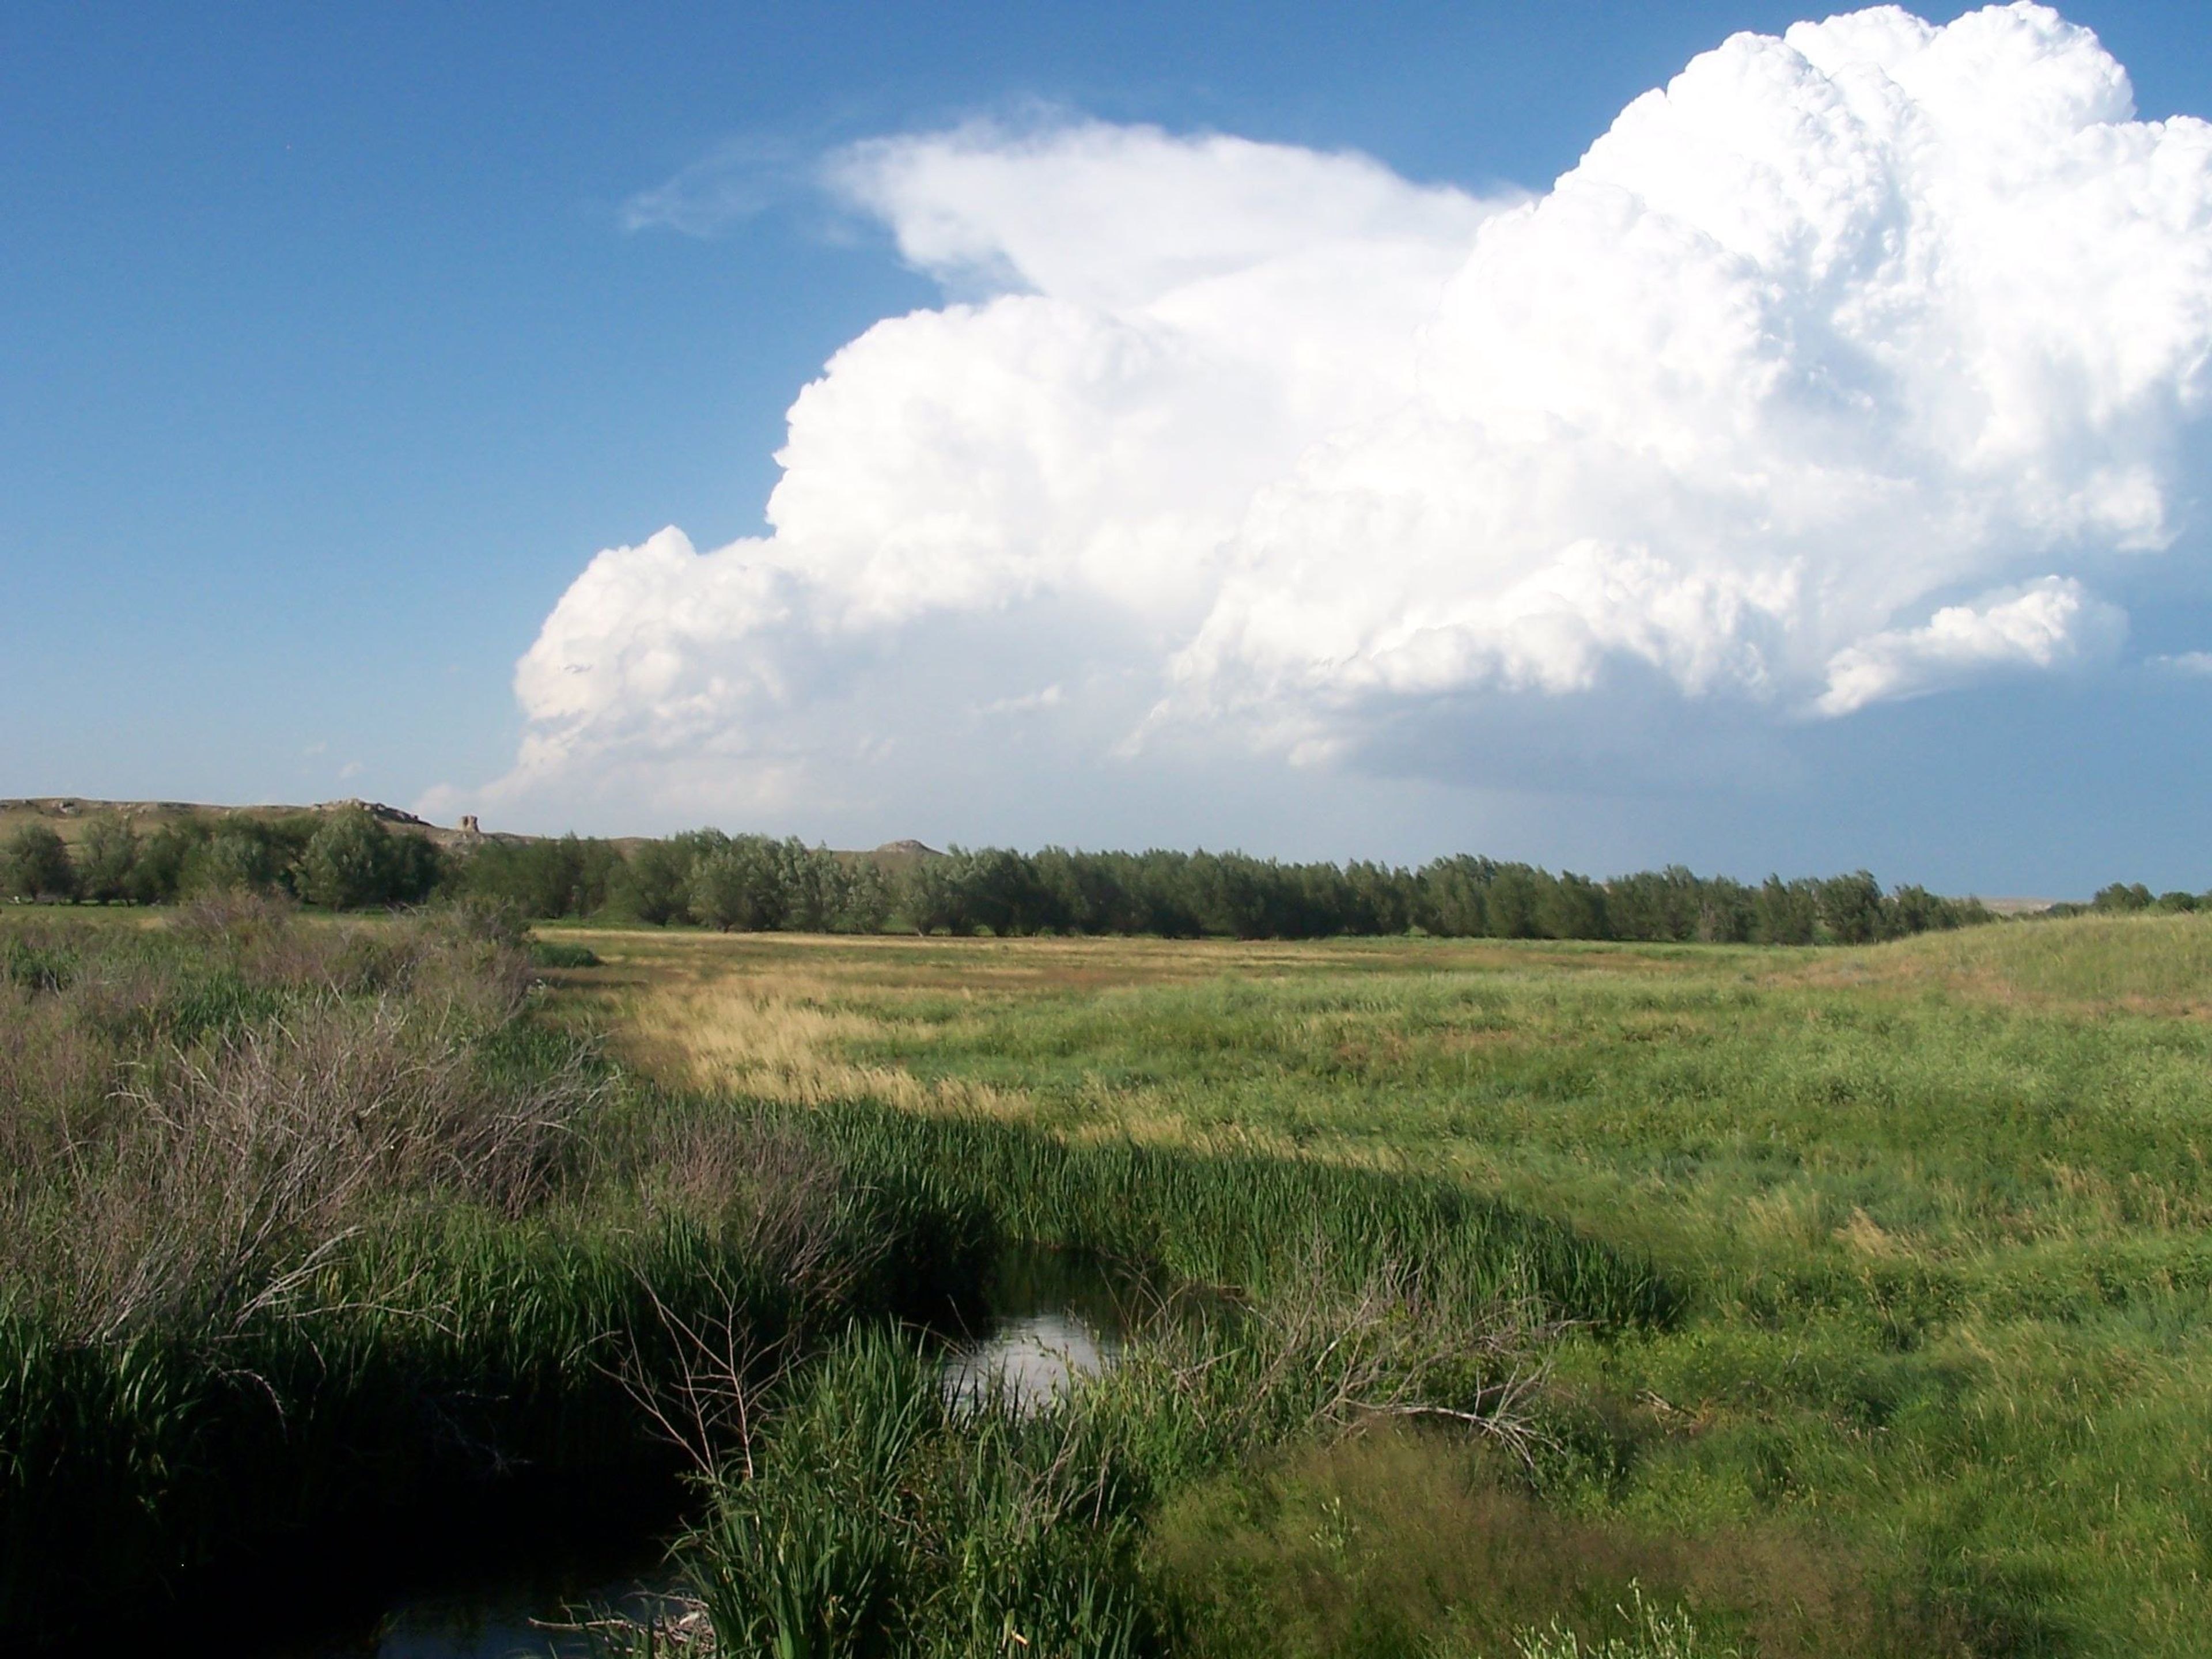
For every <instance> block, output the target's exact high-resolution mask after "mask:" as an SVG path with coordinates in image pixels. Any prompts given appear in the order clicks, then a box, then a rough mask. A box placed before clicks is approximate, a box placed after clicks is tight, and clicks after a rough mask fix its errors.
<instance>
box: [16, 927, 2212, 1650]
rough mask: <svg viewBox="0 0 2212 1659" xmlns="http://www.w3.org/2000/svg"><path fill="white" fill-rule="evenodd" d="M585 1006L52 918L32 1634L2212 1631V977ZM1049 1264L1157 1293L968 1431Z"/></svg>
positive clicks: (2105, 969) (1963, 935) (1675, 981)
mask: <svg viewBox="0 0 2212 1659" xmlns="http://www.w3.org/2000/svg"><path fill="white" fill-rule="evenodd" d="M535 955H536V959H537V963H538V965H537V966H535V967H533V966H532V951H530V950H529V949H528V948H526V941H525V940H524V939H523V938H522V937H521V935H520V933H519V932H517V931H516V929H515V928H514V927H513V924H511V923H509V922H507V921H502V920H501V918H500V917H499V916H498V915H494V914H490V913H486V912H483V911H474V910H471V909H468V908H465V907H463V908H448V909H445V910H433V911H429V912H425V913H423V914H422V915H417V916H415V917H412V918H405V919H400V920H397V921H392V920H380V921H343V920H338V919H334V918H325V917H317V916H314V915H303V914H301V913H299V912H296V911H293V910H289V909H287V908H283V907H281V906H272V905H270V904H266V903H258V902H244V903H241V902H229V903H228V904H225V905H222V906H216V907H208V908H201V909H197V910H193V911H187V912H172V913H163V914H161V915H143V914H141V913H133V912H125V911H117V910H107V911H100V912H93V913H81V912H80V913H70V912H59V911H53V910H43V911H40V912H37V913H29V914H23V915H14V916H9V917H8V918H6V919H5V921H4V923H0V1107H3V1108H4V1110H5V1114H6V1116H5V1123H4V1133H5V1134H6V1136H7V1141H6V1147H5V1151H6V1158H5V1174H4V1176H0V1180H4V1182H5V1185H4V1187H0V1202H4V1204H5V1206H6V1211H5V1222H6V1231H5V1235H4V1237H5V1239H6V1246H5V1251H4V1256H3V1257H0V1340H4V1342H5V1343H6V1344H7V1345H8V1348H7V1360H8V1363H7V1366H6V1368H5V1370H4V1373H0V1390H4V1391H5V1394H4V1398H0V1437H4V1441H3V1442H0V1528H4V1532H0V1538H4V1541H5V1544H6V1548H5V1551H4V1553H0V1563H4V1565H0V1595H4V1596H5V1598H6V1599H5V1601H4V1602H0V1623H4V1626H5V1628H6V1629H7V1630H8V1631H9V1633H10V1636H11V1639H15V1640H17V1641H18V1643H19V1644H20V1643H21V1640H23V1639H27V1638H33V1637H36V1638H41V1639H46V1640H54V1641H59V1642H63V1643H67V1642H70V1641H71V1640H73V1639H77V1638H75V1637H73V1635H72V1632H82V1629H83V1627H84V1626H85V1624H86V1622H87V1620H88V1619H89V1618H91V1617H92V1616H93V1615H94V1609H98V1610H99V1616H100V1618H102V1619H103V1620H105V1619H106V1618H107V1617H108V1616H109V1615H108V1614H107V1613H106V1608H107V1607H108V1606H109V1605H111V1603H112V1595H113V1592H114V1591H115V1590H116V1589H117V1587H119V1586H120V1587H128V1589H129V1593H130V1594H131V1595H133V1596H136V1597H140V1598H143V1601H144V1603H145V1604H146V1605H149V1606H161V1605H167V1606H171V1607H175V1606H182V1605H186V1604H188V1603H189V1601H190V1598H191V1597H193V1596H195V1595H206V1594H208V1593H209V1587H210V1586H214V1585H220V1584H221V1583H224V1582H226V1581H227V1577H228V1580H229V1581H234V1580H235V1577H236V1576H237V1575H239V1574H240V1573H241V1572H244V1573H247V1574H252V1575H255V1576H256V1577H257V1578H265V1577H267V1576H268V1575H270V1573H272V1572H274V1571H277V1570H278V1569H279V1568H280V1567H281V1568H282V1570H283V1571H285V1572H286V1573H288V1574H292V1575H294V1576H295V1577H296V1578H297V1581H298V1585H299V1589H300V1592H301V1594H300V1595H299V1597H298V1598H296V1601H295V1605H294V1606H293V1607H291V1608H290V1609H289V1611H288V1613H287V1614H286V1616H290V1617H297V1616H298V1603H300V1602H307V1603H312V1602H313V1601H314V1598H315V1597H317V1596H328V1595H335V1594H337V1593H339V1592H340V1590H341V1589H349V1591H350V1593H353V1594H356V1595H358V1594H361V1593H362V1578H363V1575H369V1576H370V1577H373V1576H374V1572H375V1571H378V1567H377V1564H376V1557H377V1551H376V1549H375V1548H374V1547H373V1545H374V1541H376V1540H379V1539H385V1538H388V1537H389V1536H390V1535H391V1534H392V1532H393V1531H394V1528H392V1525H391V1522H392V1521H393V1520H394V1519H395V1518H399V1519H406V1518H409V1517H413V1518H414V1519H413V1520H410V1523H409V1526H408V1528H403V1529H401V1530H403V1531H405V1532H410V1533H412V1532H416V1531H420V1530H422V1528H420V1527H418V1526H417V1524H416V1522H419V1521H420V1519H421V1518H422V1517H424V1516H440V1515H445V1516H466V1517H471V1520H470V1522H469V1523H468V1524H460V1525H456V1526H455V1527H453V1528H450V1529H447V1530H445V1531H443V1532H438V1529H436V1528H430V1529H428V1530H429V1532H432V1533H437V1537H436V1539H435V1547H437V1548H439V1549H441V1550H444V1551H445V1552H447V1553H448V1554H449V1555H450V1554H451V1553H452V1552H453V1549H454V1548H455V1547H457V1546H456V1540H457V1539H459V1538H463V1537H474V1538H477V1539H478V1540H481V1539H483V1538H485V1537H487V1536H491V1537H497V1536H502V1535H505V1536H508V1537H510V1538H511V1540H512V1541H513V1542H514V1543H515V1544H516V1546H517V1547H520V1548H522V1549H529V1548H533V1547H543V1545H544V1530H543V1522H544V1517H546V1516H554V1517H559V1516H574V1515H577V1514H581V1513H585V1512H601V1513H604V1512H605V1511H607V1510H609V1509H610V1508H623V1509H624V1512H625V1513H626V1514H627V1516H629V1520H628V1521H627V1522H625V1524H628V1525H629V1526H631V1527H632V1528H634V1529H635V1533H636V1535H639V1536H644V1535H647V1534H652V1533H653V1532H654V1531H655V1530H658V1531H659V1532H660V1533H661V1534H662V1535H665V1536H667V1537H669V1538H671V1539H672V1540H673V1545H672V1548H673V1554H672V1556H671V1562H672V1567H673V1570H674V1571H676V1572H677V1573H678V1575H679V1576H680V1577H681V1578H682V1579H683V1581H684V1583H687V1584H688V1585H689V1587H690V1595H691V1601H690V1603H689V1604H688V1611H687V1612H686V1613H685V1614H684V1616H683V1617H682V1618H680V1619H670V1620H664V1621H661V1626H660V1627H659V1628H653V1627H650V1626H647V1625H643V1624H639V1623H636V1622H635V1621H633V1622H629V1623H624V1622H623V1621H621V1620H612V1621H606V1622H604V1623H602V1624H600V1625H599V1626H598V1627H597V1628H596V1629H595V1630H594V1632H592V1639H593V1640H595V1641H597V1642H599V1643H600V1644H604V1645H606V1646H609V1647H611V1648H616V1649H623V1648H627V1649H630V1650H645V1649H646V1648H647V1646H651V1647H652V1648H653V1650H667V1649H668V1648H669V1647H670V1645H671V1644H673V1645H674V1646H676V1647H678V1648H686V1647H688V1648H690V1649H691V1650H710V1649H711V1650H718V1651H720V1652H726V1653H746V1652H777V1653H811V1654H829V1653H868V1652H886V1653H889V1652H901V1653H904V1652H920V1653H943V1654H956V1653H957V1654H970V1653H976V1652H997V1651H1022V1650H1026V1651H1030V1652H1035V1653H1067V1654H1115V1653H1132V1654H1136V1653H1154V1652H1176V1653H1188V1654H1197V1655H1219V1656H1224V1659H1226V1656H1232V1655H1244V1654H1253V1655H1257V1654H1261V1653H1267V1654H1271V1655H1272V1654H1294V1655H1298V1654H1304V1655H1323V1654H1342V1655H1347V1656H1349V1655H1354V1654H1358V1655H1367V1654H1391V1653H1397V1654H1406V1655H1421V1656H1431V1659H1443V1656H1474V1655H1484V1656H1489V1659H1522V1656H1527V1659H1553V1656H1565V1655H1568V1654H1592V1653H1597V1654H1604V1655H1606V1656H1607V1659H1622V1656H1633V1659H1658V1656H1666V1659H1680V1656H1718V1655H1722V1654H1726V1653H1735V1654H1737V1655H1739V1656H1744V1659H1750V1656H1784V1655H1816V1654H1837V1655H1842V1654H1854V1655H1857V1654H1885V1653H1890V1654H1899V1655H1904V1654H1911V1655H1927V1654H1944V1653H1954V1654H1960V1655H1970V1654H1972V1655H1997V1654H2084V1655H2088V1654H2107V1653H2109V1654H2114V1655H2118V1654H2129V1655H2141V1654H2173V1655H2181V1654H2186V1653H2191V1652H2194V1651H2197V1650H2198V1636H2197V1632H2199V1631H2200V1630H2201V1629H2202V1628H2203V1627H2205V1626H2207V1625H2208V1624H2212V1607H2207V1606H2206V1605H2205V1603H2206V1599H2207V1598H2206V1595H2205V1592H2204V1590H2203V1582H2204V1579H2203V1569H2204V1567H2205V1565H2206V1563H2205V1562H2204V1560H2203V1550H2204V1545H2203V1538H2204V1537H2205V1535H2206V1534H2205V1530H2204V1527H2205V1522H2206V1520H2207V1517H2206V1516H2204V1515H2203V1512H2202V1511H2203V1506H2204V1504H2205V1503H2206V1502H2207V1501H2208V1500H2207V1499H2206V1498H2205V1495H2204V1494H2205V1492H2206V1491H2207V1488H2206V1486H2205V1483H2204V1480H2203V1456H2204V1448H2205V1447H2206V1445H2207V1444H2208V1443H2212V1440H2208V1436H2207V1430H2208V1428H2212V1420H2208V1419H2212V1355H2208V1353H2207V1352H2206V1350H2205V1344H2206V1341H2207V1340H2208V1339H2207V1338H2206V1337H2205V1335H2204V1331H2205V1329H2206V1322H2205V1320H2204V1314H2205V1312H2206V1307H2205V1303H2206V1299H2207V1297H2208V1294H2212V1290H2208V1287H2212V1250H2208V1249H2207V1248H2206V1247H2205V1245H2204V1244H2203V1237H2204V1226H2205V1223H2206V1221H2207V1219H2208V1209H2212V1192H2208V1190H2207V1186H2206V1179H2207V1178H2206V1176H2205V1173H2204V1160H2203V1139H2204V1127H2205V1126H2204V1120H2205V1115H2206V1112H2207V1110H2208V1100H2212V1096H2208V1092H2207V1090H2206V1086H2205V1085H2206V1082H2207V1080H2208V1070H2207V1062H2208V1060H2212V1036H2207V1032H2208V1030H2212V1027H2209V1026H2208V1025H2207V1024H2206V1023H2205V1019H2204V1016H2205V1014H2206V1012H2208V1010H2212V922H2208V921H2200V920H2198V919H2197V918H2196V917H2193V916H2190V915H2133V916H2127V917H2085V918H2081V919H2078V920H2073V921H2058V922H2039V923H2033V924H2007V925H2003V926H1997V927H1981V928H1975V929H1972V930H1966V931H1960V932H1948V933H1930V934H1927V935H1924V936H1923V937H1919V938H1917V939H1905V940H1901V941H1898V942H1895V943H1891V944H1886V945H1875V946H1871V947H1865V948H1857V949H1840V950H1828V951H1803V950H1792V949H1784V948H1760V947H1753V946H1735V947H1731V946H1718V945H1617V944H1616V945H1605V944H1583V943H1574V942H1553V943H1545V942H1541V941H1531V942H1513V941H1491V940H1485V939H1476V940H1449V939H1397V940H1368V939H1339V940H1333V941H1315V942H1308V943H1268V942H1264V941H1241V942H1240V941H1236V940H1220V939H1217V940H1190V941H1185V940H1164V939H1066V938H1059V939H996V940H993V939H945V938H939V939H919V938H913V937H908V938H906V939H887V938H870V937H856V938H842V939H838V938H802V937H793V936H777V935H765V934H747V933H730V934H721V933H690V932H682V931H671V930H665V929H659V928H629V929H621V928H595V929H594V928H580V927H559V928H554V929H550V930H543V929H542V930H541V934H540V939H539V941H538V946H537V949H536V952H535ZM548 963H560V964H564V965H560V966H547V965H546V964H548ZM1013 1245H1019V1246H1021V1247H1023V1249H1024V1250H1026V1251H1028V1252H1030V1254H1031V1255H1032V1256H1034V1255H1035V1253H1036V1252H1039V1251H1044V1252H1052V1251H1070V1252H1078V1253H1079V1254H1080V1257H1081V1259H1082V1260H1085V1261H1093V1262H1098V1263H1103V1264H1108V1265H1109V1266H1110V1267H1111V1270H1112V1273H1113V1274H1114V1275H1115V1282H1116V1283H1118V1284H1121V1285H1127V1286H1129V1287H1132V1297H1131V1301H1130V1306H1129V1310H1128V1315H1127V1320H1126V1328H1125V1331H1124V1336H1123V1341H1122V1345H1121V1357H1120V1359H1119V1363H1118V1364H1115V1365H1113V1366H1111V1367H1110V1368H1105V1369H1103V1370H1100V1371H1099V1372H1098V1373H1097V1375H1095V1376H1091V1377H1089V1378H1087V1379H1085V1380H1083V1381H1081V1382H1079V1383H1077V1384H1075V1385H1074V1386H1072V1387H1070V1388H1068V1389H1065V1390H1061V1391H1055V1392H1054V1393H1053V1394H1052V1395H1051V1396H1050V1397H1049V1398H1048V1399H1046V1400H1043V1401H1040V1400H1038V1399H1036V1398H1035V1397H1029V1398H1021V1397H1018V1395H1017V1393H1016V1391H1015V1390H1013V1389H992V1388H990V1387H988V1386H986V1387H984V1388H982V1389H980V1390H979V1389H975V1388H961V1389H948V1388H947V1387H946V1384H945V1341H946V1337H947V1334H951V1333H953V1332H956V1331H957V1329H958V1328H959V1327H960V1326H961V1324H962V1322H963V1319H972V1318H973V1317H974V1316H975V1314H976V1313H977V1312H978V1311H979V1310H981V1308H982V1306H983V1303H984V1301H985V1296H986V1289H987V1281H988V1279H989V1276H990V1273H991V1272H992V1264H993V1263H994V1261H1000V1260H1001V1259H1003V1257H1004V1255H1005V1253H1006V1250H1007V1249H1008V1247H1009V1246H1013ZM624 1492H627V1493H629V1494H630V1496H631V1498H633V1499H634V1500H635V1501H634V1502H629V1503H628V1504H627V1505H626V1506H624V1505H617V1504H611V1502H610V1497H611V1494H618V1493H624ZM530 1516H536V1517H538V1519H539V1521H540V1523H541V1524H540V1530H539V1532H538V1534H535V1539H536V1541H535V1542H533V1541H532V1534H530V1532H529V1528H528V1527H527V1526H526V1525H524V1524H522V1522H520V1521H519V1520H518V1519H517V1517H530ZM486 1519H490V1520H492V1521H493V1522H495V1524H494V1525H493V1526H491V1527H489V1528H487V1527H485V1526H483V1525H481V1524H477V1523H478V1522H483V1521H484V1520H486ZM425 1537H426V1539H427V1538H428V1534H425ZM477 1547H479V1548H480V1547H482V1546H481V1544H479V1545H477ZM333 1559H336V1560H337V1561H339V1562H342V1563H343V1572H344V1573H346V1574H350V1575H351V1577H352V1582H351V1583H350V1585H349V1586H342V1585H337V1584H335V1583H331V1582H330V1580H329V1569H330V1566H331V1562H332V1561H333ZM313 1563H320V1564H321V1565H323V1567H324V1568H325V1574H324V1576H323V1577H316V1576H315V1575H314V1574H313V1572H312V1571H307V1567H306V1565H303V1564H313ZM244 1641H245V1638H244V1636H243V1635H242V1636H241V1643H242V1644H243V1643H244Z"/></svg>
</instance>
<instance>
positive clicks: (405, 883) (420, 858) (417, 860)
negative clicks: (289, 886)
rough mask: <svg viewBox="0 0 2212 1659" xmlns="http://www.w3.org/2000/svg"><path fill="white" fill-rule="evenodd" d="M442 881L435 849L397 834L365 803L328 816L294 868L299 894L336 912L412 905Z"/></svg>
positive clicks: (347, 807) (416, 838)
mask: <svg viewBox="0 0 2212 1659" xmlns="http://www.w3.org/2000/svg"><path fill="white" fill-rule="evenodd" d="M437 879H438V852H437V848H435V847H433V846H432V845H431V844H430V843H429V842H427V841H425V840H423V839H422V837H421V836H404V835H398V836H396V835H394V834H392V831H391V830H390V829H386V827H385V826H384V825H383V824H381V823H378V822H377V820H376V817H375V816H374V814H373V813H371V812H370V811H368V808H366V807H362V806H345V807H341V808H340V809H339V810H338V811H336V812H333V813H332V814H331V816H330V817H328V818H327V819H326V820H325V821H324V823H323V824H322V826H321V827H320V828H319V829H317V830H316V831H315V833H314V835H313V836H312V837H311V838H310V839H309V840H308V842H307V848H306V849H305V850H304V851H303V852H302V853H301V855H300V860H299V863H298V865H297V866H295V871H294V880H295V885H296V886H297V888H298V890H299V894H300V896H301V898H303V899H305V900H306V901H307V902H308V903H310V904H319V905H322V906H325V908H329V909H332V910H358V909H361V908H365V907H367V906H369V905H382V904H404V903H410V902H414V901H416V900H418V899H421V898H423V897H425V896H427V895H428V893H429V891H430V890H431V888H432V887H433V886H435V884H436V883H437Z"/></svg>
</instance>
